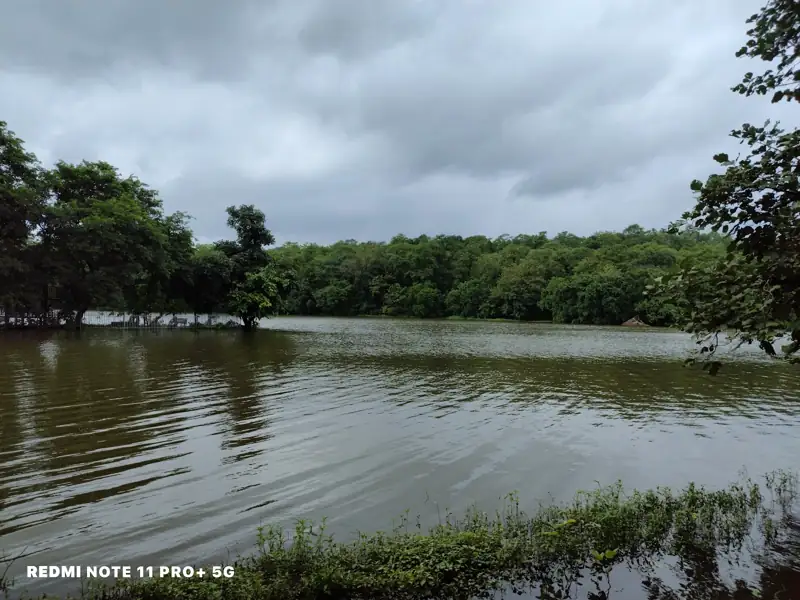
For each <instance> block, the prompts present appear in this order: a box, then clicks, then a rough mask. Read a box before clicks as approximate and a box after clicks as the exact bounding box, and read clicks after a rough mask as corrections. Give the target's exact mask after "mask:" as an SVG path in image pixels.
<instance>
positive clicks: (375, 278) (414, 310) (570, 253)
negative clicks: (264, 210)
mask: <svg viewBox="0 0 800 600" xmlns="http://www.w3.org/2000/svg"><path fill="white" fill-rule="evenodd" d="M724 251H725V243H724V238H723V237H722V236H718V235H716V234H709V233H700V232H697V231H681V232H676V233H668V232H666V231H654V230H649V231H648V230H644V229H643V228H642V227H640V226H638V225H632V226H630V227H628V228H627V229H625V230H624V231H623V232H621V233H609V232H603V233H597V234H595V235H591V236H588V237H578V236H575V235H572V234H569V233H559V234H558V235H555V236H552V237H548V236H547V234H546V233H544V232H542V233H538V234H535V235H517V236H515V237H513V238H512V237H509V236H501V237H499V238H496V239H489V238H486V237H483V236H471V237H466V238H462V237H460V236H450V235H438V236H436V237H428V236H424V235H423V236H420V237H417V238H408V237H405V236H402V235H398V236H396V237H394V238H393V239H392V240H391V241H390V242H388V243H377V242H366V243H358V242H355V241H344V242H338V243H336V244H333V245H331V246H317V245H299V244H285V245H283V246H282V247H280V248H277V249H275V250H273V251H272V252H271V255H272V256H273V257H274V259H275V262H276V263H277V264H278V265H279V266H280V268H281V269H282V270H284V271H285V272H292V273H293V274H294V277H293V279H294V285H293V286H292V287H291V289H290V290H289V293H288V295H287V297H286V298H285V301H284V304H283V306H284V310H286V311H287V312H290V313H293V314H311V315H314V314H319V315H360V314H369V315H390V316H411V317H449V316H453V317H468V318H470V317H471V318H495V319H497V318H502V319H516V320H553V321H556V322H560V323H586V324H598V325H606V324H609V325H618V324H620V323H622V322H624V321H625V320H627V319H630V318H631V317H633V316H635V315H639V316H640V318H642V319H643V320H644V321H646V322H648V323H651V324H654V325H672V324H674V323H676V322H677V318H678V316H679V315H678V311H679V308H678V306H676V304H675V303H674V302H673V301H670V300H668V299H667V298H666V297H664V296H658V295H656V296H653V295H648V296H646V295H645V289H646V287H647V285H648V284H650V283H652V282H653V281H654V279H655V278H656V277H657V276H659V275H663V274H665V273H667V272H669V271H670V270H674V269H675V268H677V267H679V266H680V265H681V264H696V263H700V262H709V261H712V260H715V259H716V258H718V257H719V256H721V255H722V254H724Z"/></svg>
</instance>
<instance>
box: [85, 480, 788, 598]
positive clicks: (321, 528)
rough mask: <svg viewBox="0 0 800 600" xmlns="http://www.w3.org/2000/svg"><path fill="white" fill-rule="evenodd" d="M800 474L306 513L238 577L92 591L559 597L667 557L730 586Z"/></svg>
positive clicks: (687, 574)
mask: <svg viewBox="0 0 800 600" xmlns="http://www.w3.org/2000/svg"><path fill="white" fill-rule="evenodd" d="M796 482H797V479H796V477H795V476H794V475H793V474H790V473H786V472H781V471H779V472H776V473H773V474H770V475H769V476H768V477H767V481H766V486H765V489H767V490H769V491H770V493H771V496H772V502H769V501H767V500H766V499H765V497H764V495H763V494H762V489H761V488H760V487H759V486H758V485H757V484H755V483H753V482H752V481H750V480H744V481H742V482H740V483H738V484H735V485H731V486H729V487H728V488H727V489H724V490H720V491H710V490H707V489H705V488H702V487H699V486H696V485H694V484H690V485H689V486H688V487H686V488H685V489H684V490H682V491H680V492H678V493H675V492H672V491H670V490H669V489H666V488H657V489H655V490H651V491H645V492H636V491H634V492H632V493H630V494H626V493H625V491H624V489H623V487H622V485H621V484H619V483H618V484H617V485H614V486H610V487H606V488H600V489H597V490H594V491H590V492H580V493H579V494H578V495H577V496H576V497H575V498H574V500H573V501H572V502H571V503H568V504H563V505H553V506H545V507H541V508H540V509H539V510H538V511H537V512H536V513H535V514H533V515H530V516H529V515H526V514H525V513H524V512H523V511H521V510H520V508H519V502H518V498H517V496H516V495H515V494H511V495H509V496H508V497H506V502H505V504H504V506H503V508H502V510H500V511H498V512H497V513H496V514H494V515H489V514H487V513H484V512H480V511H478V510H472V511H469V512H468V513H467V514H466V516H465V517H464V518H462V519H454V518H453V517H452V516H450V515H448V516H446V518H445V520H444V522H442V523H440V524H439V525H437V526H435V527H433V528H432V529H431V530H429V531H427V532H423V530H422V528H421V526H420V525H419V523H417V525H416V526H414V525H413V524H412V525H411V526H409V522H408V519H407V518H403V520H402V521H401V522H400V524H399V525H398V526H397V527H395V529H394V531H393V532H391V533H376V534H372V535H367V534H362V535H360V536H359V537H358V539H356V540H355V541H353V542H350V543H341V542H336V541H335V540H334V539H333V536H331V535H329V534H327V533H326V530H325V522H324V521H323V522H322V523H321V524H319V525H315V524H314V523H311V522H307V521H299V522H298V523H297V525H296V527H295V530H294V532H293V535H291V536H290V535H287V533H286V532H285V531H284V529H283V528H281V527H275V526H272V527H265V528H260V529H259V533H258V553H257V554H256V555H255V556H253V557H251V558H247V559H243V560H241V561H239V562H238V563H237V564H236V575H235V577H233V578H232V579H229V580H207V579H206V580H197V579H195V580H187V579H183V580H181V579H169V578H166V579H152V580H144V581H142V580H139V581H136V580H126V581H120V582H119V583H118V584H117V585H116V586H114V587H110V588H109V587H102V588H94V589H93V590H91V591H90V592H89V596H90V597H92V598H117V599H120V600H123V599H127V600H134V599H139V600H144V599H148V600H157V599H164V600H168V599H169V600H171V599H174V598H197V599H209V600H210V599H226V600H234V599H235V600H245V599H247V600H254V599H260V600H267V599H269V600H272V599H278V598H280V599H282V600H316V599H322V598H328V599H345V598H347V599H354V600H359V599H363V600H366V599H371V600H381V599H389V598H391V599H409V600H411V599H414V600H416V599H423V598H424V599H430V598H437V599H444V598H459V599H466V598H473V597H490V596H491V595H492V594H493V592H494V591H495V590H498V589H509V588H511V589H512V590H515V591H517V592H522V591H524V590H529V589H536V590H537V591H538V593H539V597H541V598H549V599H553V598H565V597H570V595H574V592H575V591H576V590H577V588H578V586H579V585H581V586H582V587H581V590H582V591H583V592H584V593H586V590H587V587H589V588H594V590H595V591H591V592H589V595H588V597H589V598H608V597H609V595H610V593H611V590H612V587H611V581H610V579H611V577H612V574H613V570H614V568H615V567H618V568H626V567H627V568H628V569H632V570H636V571H638V572H640V573H641V574H642V575H643V576H646V575H648V574H652V573H653V572H654V568H655V567H656V566H657V565H663V564H665V563H664V559H665V558H668V557H677V558H678V559H679V564H683V565H684V566H685V567H686V568H685V571H684V578H688V579H689V581H688V582H686V583H684V584H683V588H684V590H685V589H690V588H692V586H694V589H696V590H697V589H699V588H698V586H706V585H714V586H720V585H724V584H723V583H722V580H721V576H720V575H719V563H720V562H721V561H722V560H723V559H724V558H728V559H729V560H730V561H733V562H736V561H737V560H738V559H739V558H740V557H741V554H742V551H743V549H744V548H745V545H744V544H745V541H747V540H748V539H749V540H753V541H758V542H760V544H761V546H762V548H761V551H762V552H765V551H767V550H768V549H769V547H770V545H771V544H773V543H775V542H776V541H778V540H779V539H780V537H781V535H782V531H783V526H784V525H785V523H787V522H788V521H787V517H788V515H790V510H791V508H792V505H793V502H794V500H795V498H796ZM692 574H694V575H692ZM648 581H649V582H650V587H651V597H652V598H669V597H670V596H669V593H670V591H669V589H668V588H666V587H665V586H664V585H663V583H656V579H655V578H650V579H649V580H648ZM656 587H658V590H660V591H658V590H656ZM708 589H711V588H708ZM715 589H716V588H715ZM654 590H656V591H654ZM592 594H594V595H592ZM659 594H660V595H659ZM692 597H694V596H692ZM697 597H700V596H697ZM703 597H705V596H703ZM745 597H748V596H745ZM749 597H750V598H754V597H756V596H755V595H751V596H749Z"/></svg>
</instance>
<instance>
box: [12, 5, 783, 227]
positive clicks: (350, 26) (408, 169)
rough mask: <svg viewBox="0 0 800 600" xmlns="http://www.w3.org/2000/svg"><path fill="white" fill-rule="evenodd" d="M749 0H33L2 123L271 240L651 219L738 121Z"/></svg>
mask: <svg viewBox="0 0 800 600" xmlns="http://www.w3.org/2000/svg"><path fill="white" fill-rule="evenodd" d="M758 8H759V2H758V1H755V0H707V1H706V2H690V1H689V0H676V1H675V2H671V3H656V2H641V1H639V2H634V1H633V0H609V1H607V2H603V3H597V2H591V1H589V0H570V1H569V2H566V3H561V4H558V3H556V4H549V5H548V4H541V3H534V2H530V1H529V0H504V2H496V1H489V0H397V1H393V2H375V1H374V0H291V1H289V0H268V1H264V0H260V1H256V0H231V1H229V2H226V3H220V2H212V1H211V0H192V1H191V2H190V1H188V0H175V1H173V2H161V1H156V0H76V1H74V2H58V1H57V0H28V1H27V2H16V3H12V4H11V5H10V6H9V7H7V8H6V9H4V18H3V20H2V21H0V86H2V89H4V90H11V93H4V94H2V95H0V119H3V120H6V121H8V123H9V125H10V127H11V128H12V129H13V130H15V131H16V132H17V133H18V134H19V135H20V136H21V137H22V138H23V139H25V140H26V142H27V144H28V147H29V148H30V149H31V150H33V151H35V152H36V153H37V154H38V155H39V156H40V158H41V159H42V160H43V161H44V162H45V163H50V162H53V161H54V160H56V159H59V158H63V159H65V160H71V161H77V160H81V159H84V158H86V159H90V160H91V159H104V160H108V161H109V162H112V163H114V164H116V165H118V166H119V167H120V168H121V169H122V170H123V171H125V172H133V173H136V174H137V175H139V176H140V177H141V178H142V179H143V180H144V181H146V182H147V183H149V184H151V185H152V186H153V187H156V188H157V189H159V190H160V191H161V193H162V197H163V198H164V201H165V205H166V206H167V208H168V209H169V210H184V211H188V212H189V213H191V214H193V215H194V216H195V220H194V228H195V232H196V233H197V235H198V236H199V237H200V238H202V239H216V238H219V237H221V236H225V235H227V234H228V232H227V230H226V226H225V215H224V207H225V206H227V205H230V204H239V203H254V204H256V205H258V206H259V207H260V208H261V209H262V210H264V212H265V213H266V214H267V217H268V219H269V222H270V225H271V227H272V228H273V230H274V231H275V233H276V234H277V236H278V239H279V240H280V241H285V240H288V239H293V240H298V241H318V242H329V241H333V240H336V239H346V238H357V239H388V238H389V237H391V236H392V235H394V234H396V233H399V232H403V233H406V234H408V235H417V234H420V233H431V234H435V233H441V232H444V233H454V234H462V235H470V234H475V233H485V234H487V235H499V234H502V233H510V234H515V233H519V232H537V231H540V230H544V229H546V230H548V231H550V232H553V233H554V232H557V231H562V230H570V231H573V232H576V233H581V234H585V233H589V232H592V231H595V230H599V229H609V228H616V229H619V228H622V227H625V226H626V225H628V224H630V223H632V222H639V223H641V224H642V225H645V226H656V227H657V226H662V225H666V223H667V222H668V221H670V220H672V219H675V218H677V217H679V216H680V214H681V212H682V211H683V210H685V209H686V208H688V207H689V206H691V204H692V196H691V194H690V192H689V190H688V181H689V180H691V179H692V178H694V177H704V176H705V175H706V174H707V173H708V172H709V171H710V170H711V169H713V168H714V164H713V163H712V161H711V159H710V157H711V155H712V154H714V153H715V152H718V151H722V150H733V149H734V147H732V146H731V141H730V140H729V139H727V132H728V131H729V130H730V129H732V128H733V127H736V126H738V125H739V124H740V123H741V122H743V121H753V122H759V121H761V120H763V119H764V118H765V117H767V116H775V115H776V114H779V112H777V111H781V110H782V111H783V116H784V117H786V116H787V111H786V109H785V108H783V109H781V108H775V107H771V106H769V105H768V104H766V103H765V102H764V101H762V100H757V99H752V98H751V99H744V98H741V97H739V96H737V95H735V94H733V93H732V92H730V91H729V88H730V86H731V85H733V84H734V83H736V82H737V80H738V78H739V77H740V75H741V74H742V73H743V72H744V71H745V70H747V68H748V66H747V65H746V64H745V63H744V62H743V61H742V60H741V59H740V60H737V59H736V58H735V57H734V53H735V51H736V49H737V48H738V47H739V46H740V45H741V44H742V42H743V40H744V32H745V30H746V25H745V23H744V20H745V19H746V18H747V17H748V16H749V15H750V14H752V13H753V12H755V11H757V10H758Z"/></svg>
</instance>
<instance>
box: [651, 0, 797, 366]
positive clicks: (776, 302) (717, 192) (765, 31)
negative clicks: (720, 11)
mask: <svg viewBox="0 0 800 600" xmlns="http://www.w3.org/2000/svg"><path fill="white" fill-rule="evenodd" d="M748 23H751V24H752V25H753V26H752V27H751V28H750V29H749V30H748V32H747V35H748V37H749V40H748V41H747V43H746V44H745V45H744V46H743V47H742V48H741V49H740V50H739V52H738V53H737V56H746V57H749V58H760V59H762V60H764V61H766V62H769V63H774V62H775V61H777V65H775V66H774V68H769V69H767V70H766V71H764V72H763V73H762V74H760V75H754V74H753V73H747V74H745V76H744V78H743V79H742V82H741V83H739V84H738V85H736V86H735V87H734V88H732V89H733V91H735V92H737V93H740V94H743V95H745V96H751V95H754V94H755V95H768V94H771V95H772V102H773V103H776V102H780V101H782V100H786V101H800V68H798V60H800V51H798V48H800V5H798V3H797V2H795V1H794V0H770V1H769V2H767V4H766V5H765V6H764V7H763V8H762V9H761V11H760V12H759V13H757V14H754V15H753V16H752V17H750V19H748ZM731 136H732V137H733V138H734V139H737V140H739V142H740V143H741V144H743V145H744V146H746V147H747V149H748V151H749V154H748V155H747V156H745V157H744V158H736V159H731V158H729V157H728V155H726V154H717V155H716V156H715V157H714V159H715V161H716V162H718V163H719V164H720V165H721V166H723V167H724V168H725V170H724V172H722V173H718V174H713V175H710V176H709V177H708V178H707V179H706V181H705V183H703V182H701V181H699V180H695V181H693V182H692V184H691V188H692V190H693V191H694V192H696V194H697V204H696V206H695V207H694V209H693V210H692V211H689V212H687V213H686V214H685V215H684V217H683V218H684V221H683V222H682V223H679V224H677V227H679V226H681V225H682V226H684V227H688V228H710V229H712V230H713V231H715V232H721V233H723V234H725V235H727V236H728V239H729V244H728V248H727V252H726V254H725V255H724V257H722V258H721V259H720V260H719V261H717V263H716V264H714V265H712V266H697V265H692V266H688V267H687V268H685V269H683V270H682V271H681V272H679V273H678V274H676V275H674V276H672V277H668V278H666V279H665V280H662V282H661V283H660V285H659V286H658V287H657V288H656V292H657V293H660V294H664V293H666V294H671V295H672V297H673V298H676V299H678V300H677V301H678V302H681V301H682V302H684V303H688V304H690V305H691V309H690V311H688V314H686V316H685V318H684V319H683V320H682V322H681V325H682V326H683V327H684V329H686V330H687V331H690V332H692V333H694V334H696V335H697V336H698V339H699V342H698V343H699V344H700V345H701V346H702V348H701V349H700V352H701V353H702V354H709V355H713V353H714V351H715V350H716V348H717V347H718V343H717V340H718V335H719V333H721V332H722V331H727V332H728V333H729V334H730V335H731V337H732V338H733V339H735V340H738V341H739V342H740V343H758V344H759V346H760V347H761V348H762V349H763V350H764V351H765V352H766V353H767V354H769V355H770V356H778V355H779V354H778V352H777V350H776V349H775V346H774V344H775V343H776V342H782V341H785V340H787V338H788V343H787V344H785V345H784V346H783V348H782V350H783V352H782V355H783V356H784V357H786V358H789V359H791V360H794V359H795V358H796V356H795V355H796V353H797V351H798V349H799V348H800V179H798V175H800V160H799V159H800V131H798V130H797V129H794V130H792V131H788V132H787V131H785V130H783V129H780V128H779V127H778V126H777V125H772V124H771V123H770V121H767V122H766V123H765V124H764V126H761V127H756V126H754V125H751V124H747V123H746V124H744V125H742V127H741V128H739V129H737V130H734V131H733V132H732V133H731ZM706 364H711V363H708V362H707V363H706ZM714 364H716V361H715V362H714ZM713 368H715V369H716V368H717V367H713Z"/></svg>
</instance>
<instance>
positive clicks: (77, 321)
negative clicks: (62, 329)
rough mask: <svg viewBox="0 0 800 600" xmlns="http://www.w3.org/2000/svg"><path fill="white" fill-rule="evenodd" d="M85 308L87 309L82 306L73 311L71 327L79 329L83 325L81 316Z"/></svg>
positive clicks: (84, 312)
mask: <svg viewBox="0 0 800 600" xmlns="http://www.w3.org/2000/svg"><path fill="white" fill-rule="evenodd" d="M87 310H88V309H86V308H82V309H80V310H78V311H76V312H75V322H74V323H73V327H74V328H75V330H76V331H77V330H79V329H80V328H81V326H82V325H83V316H84V315H85V314H86V311H87Z"/></svg>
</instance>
